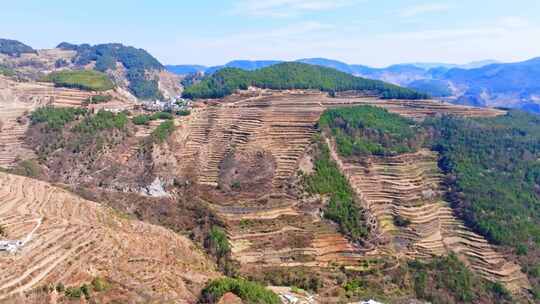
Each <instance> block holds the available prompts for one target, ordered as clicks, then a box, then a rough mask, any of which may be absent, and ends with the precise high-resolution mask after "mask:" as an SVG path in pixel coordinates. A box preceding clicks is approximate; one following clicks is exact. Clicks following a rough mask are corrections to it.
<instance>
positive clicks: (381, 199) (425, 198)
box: [332, 149, 530, 293]
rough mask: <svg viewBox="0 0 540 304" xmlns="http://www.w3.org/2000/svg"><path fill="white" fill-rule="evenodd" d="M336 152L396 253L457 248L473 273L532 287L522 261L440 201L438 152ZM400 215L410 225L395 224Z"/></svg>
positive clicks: (514, 287) (515, 287) (517, 287)
mask: <svg viewBox="0 0 540 304" xmlns="http://www.w3.org/2000/svg"><path fill="white" fill-rule="evenodd" d="M334 150H335V149H334ZM332 154H333V158H334V159H335V160H336V161H337V162H338V164H339V165H340V168H341V170H342V172H344V174H345V175H346V177H347V178H348V180H349V182H350V184H351V186H352V187H353V189H354V191H355V192H356V193H357V194H358V196H359V197H360V198H361V199H362V202H363V204H364V208H366V209H367V210H369V212H370V213H371V214H373V215H374V216H375V218H376V219H377V221H378V232H379V233H381V234H382V235H384V236H386V237H389V238H391V239H392V243H391V245H392V248H391V250H392V251H394V252H395V254H397V255H398V256H399V255H403V256H406V257H408V258H429V257H432V256H437V255H445V254H448V253H449V252H454V253H456V254H458V256H459V257H460V258H461V259H462V260H463V261H464V262H465V263H466V264H468V265H469V266H470V267H471V269H472V270H473V271H475V272H477V273H478V274H480V275H481V276H483V277H484V278H486V279H487V280H490V281H498V282H502V283H503V284H504V285H505V286H506V287H507V288H508V289H509V290H510V291H512V292H514V293H519V292H520V291H522V290H523V289H528V288H530V285H529V282H528V280H527V277H526V275H525V274H524V273H522V272H521V270H520V267H519V265H517V264H514V263H512V262H509V261H508V259H507V258H506V257H505V256H504V255H503V254H501V253H498V252H496V251H495V250H494V248H493V247H492V246H491V245H489V244H488V242H487V241H486V240H485V239H484V238H483V237H481V236H480V235H477V234H475V233H473V232H472V231H470V230H469V229H468V228H466V227H465V226H464V225H463V223H462V222H461V221H460V220H458V219H457V218H456V216H455V215H454V213H453V211H452V209H451V208H450V207H449V203H447V202H445V201H444V200H443V199H442V197H443V194H444V189H443V187H442V186H441V183H442V181H441V180H442V177H443V176H442V173H441V172H440V170H439V168H438V167H437V160H438V156H437V154H436V153H435V152H432V151H429V150H420V151H419V152H417V153H409V154H402V155H399V156H395V157H366V158H365V159H363V160H362V161H354V162H353V161H345V160H342V159H340V158H339V157H338V156H337V153H335V152H333V153H332ZM398 216H399V217H401V218H402V219H405V220H408V221H409V222H410V224H409V225H405V226H403V227H399V226H397V225H396V224H395V221H394V218H395V217H398Z"/></svg>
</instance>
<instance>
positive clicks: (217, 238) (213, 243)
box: [208, 226, 231, 258]
mask: <svg viewBox="0 0 540 304" xmlns="http://www.w3.org/2000/svg"><path fill="white" fill-rule="evenodd" d="M208 247H209V248H212V250H213V251H215V252H216V255H217V256H218V258H220V257H224V256H227V255H228V254H229V253H230V252H231V246H230V245H229V240H228V239H227V234H225V231H223V229H221V228H219V227H217V226H214V227H212V229H210V233H209V234H208Z"/></svg>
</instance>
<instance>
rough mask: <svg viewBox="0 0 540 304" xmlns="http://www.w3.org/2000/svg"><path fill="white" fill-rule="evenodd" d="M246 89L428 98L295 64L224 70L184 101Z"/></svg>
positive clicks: (188, 93) (187, 92) (188, 90)
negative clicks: (318, 91) (248, 69)
mask: <svg viewBox="0 0 540 304" xmlns="http://www.w3.org/2000/svg"><path fill="white" fill-rule="evenodd" d="M249 86H255V87H258V88H267V89H277V90H284V89H317V90H321V91H325V92H337V91H350V90H355V91H365V92H368V93H370V94H375V95H378V96H380V97H382V98H387V99H392V98H396V99H424V98H427V97H428V96H427V95H426V94H421V93H418V92H415V91H413V90H411V89H406V88H402V87H399V86H396V85H392V84H389V83H385V82H382V81H379V80H370V79H365V78H360V77H355V76H352V75H349V74H347V73H343V72H340V71H337V70H334V69H331V68H326V67H321V66H314V65H309V64H305V63H298V62H286V63H281V64H276V65H273V66H270V67H266V68H263V69H258V70H254V71H245V70H241V69H236V68H225V69H222V70H219V71H217V72H216V73H214V74H212V75H209V76H207V77H205V78H204V79H203V80H202V81H200V82H199V83H197V84H194V85H193V86H191V87H188V88H186V89H185V90H184V93H183V96H184V97H185V98H191V99H197V98H221V97H224V96H227V95H230V94H232V93H234V92H235V91H236V90H240V89H241V90H245V89H247V88H248V87H249Z"/></svg>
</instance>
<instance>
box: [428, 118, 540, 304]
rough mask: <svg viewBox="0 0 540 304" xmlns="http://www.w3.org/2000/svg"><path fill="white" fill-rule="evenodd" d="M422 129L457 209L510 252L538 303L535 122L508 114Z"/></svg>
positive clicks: (538, 124) (539, 174)
mask: <svg viewBox="0 0 540 304" xmlns="http://www.w3.org/2000/svg"><path fill="white" fill-rule="evenodd" d="M426 125H427V127H429V128H431V130H432V132H434V134H435V143H434V149H436V150H437V151H439V152H440V154H441V159H440V166H441V167H442V169H443V170H444V171H446V173H447V174H448V180H447V182H448V185H449V188H450V190H451V192H450V199H451V201H452V202H453V203H454V204H455V207H456V209H457V210H458V211H459V213H460V214H461V216H462V218H463V219H464V220H465V222H466V223H467V224H468V225H469V226H470V227H472V228H473V229H474V230H476V231H477V232H478V233H480V234H482V235H484V236H485V237H487V238H488V239H489V240H491V241H492V242H494V243H496V244H501V245H505V246H509V247H511V248H513V249H514V250H515V252H516V254H517V255H518V256H519V259H520V261H521V264H522V266H523V267H524V270H525V271H526V272H528V274H529V278H530V279H531V281H532V283H533V286H534V285H535V286H536V289H535V294H536V297H538V298H540V285H539V277H540V161H539V159H540V118H539V117H538V116H535V115H531V114H526V113H524V112H520V111H511V112H509V114H508V115H506V116H501V117H497V118H490V119H474V120H472V119H459V118H453V117H443V118H441V119H437V120H433V121H429V122H427V123H426Z"/></svg>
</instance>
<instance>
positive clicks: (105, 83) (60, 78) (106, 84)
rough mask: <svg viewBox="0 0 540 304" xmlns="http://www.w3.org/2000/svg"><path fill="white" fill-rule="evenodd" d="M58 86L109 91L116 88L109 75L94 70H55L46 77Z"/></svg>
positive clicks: (46, 79)
mask: <svg viewBox="0 0 540 304" xmlns="http://www.w3.org/2000/svg"><path fill="white" fill-rule="evenodd" d="M44 80H45V81H49V82H52V83H54V84H55V85H56V86H58V87H65V88H76V89H81V90H87V91H107V90H112V89H113V88H114V84H113V82H112V81H111V80H110V79H109V77H108V76H107V75H106V74H104V73H101V72H97V71H92V70H80V71H59V72H53V73H51V74H49V75H47V76H46V77H45V78H44Z"/></svg>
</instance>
